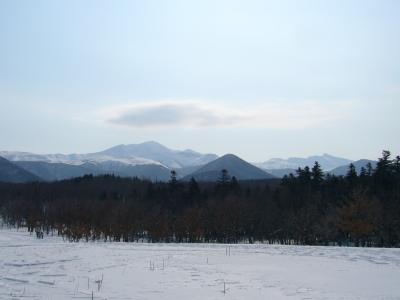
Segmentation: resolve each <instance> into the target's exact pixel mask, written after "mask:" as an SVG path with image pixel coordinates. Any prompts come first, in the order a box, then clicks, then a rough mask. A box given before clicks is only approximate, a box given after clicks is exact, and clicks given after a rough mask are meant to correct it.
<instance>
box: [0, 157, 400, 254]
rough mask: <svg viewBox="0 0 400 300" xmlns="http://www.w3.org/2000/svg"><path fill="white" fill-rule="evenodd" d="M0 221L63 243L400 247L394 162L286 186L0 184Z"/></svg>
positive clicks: (107, 178)
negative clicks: (97, 241)
mask: <svg viewBox="0 0 400 300" xmlns="http://www.w3.org/2000/svg"><path fill="white" fill-rule="evenodd" d="M0 222H1V223H2V224H3V226H16V227H27V228H28V230H29V231H30V232H32V234H34V233H36V236H37V237H38V238H41V237H43V234H52V235H59V236H62V237H63V238H64V239H66V240H68V241H80V240H85V241H92V240H93V241H94V240H102V241H117V242H199V243H201V242H208V243H214V242H215V243H239V242H240V243H255V242H263V243H274V244H275V243H278V244H296V245H340V246H365V247H399V246H400V157H399V156H397V157H395V158H392V156H391V153H390V152H389V151H383V153H382V157H381V158H379V161H378V164H377V166H376V167H375V168H372V167H371V165H368V166H367V167H366V168H363V169H362V170H361V172H360V173H359V174H358V173H357V172H356V170H355V167H354V165H350V167H349V169H348V172H347V175H346V176H340V177H336V176H332V175H330V174H325V173H324V172H323V171H322V170H321V167H320V165H319V164H318V163H317V162H316V163H315V164H314V165H313V166H311V167H305V168H299V169H298V170H297V171H296V174H291V175H290V176H285V177H284V178H283V179H270V180H260V181H238V180H236V178H235V177H231V176H230V175H229V170H221V176H220V178H219V180H218V181H217V182H208V183H204V182H196V181H195V180H194V179H192V180H190V181H189V182H181V181H179V180H177V174H176V172H174V171H172V172H171V179H170V181H169V182H151V181H148V180H143V179H138V178H120V177H117V176H113V175H104V176H92V175H86V176H83V177H79V178H74V179H70V180H63V181H56V182H34V183H21V184H12V183H0Z"/></svg>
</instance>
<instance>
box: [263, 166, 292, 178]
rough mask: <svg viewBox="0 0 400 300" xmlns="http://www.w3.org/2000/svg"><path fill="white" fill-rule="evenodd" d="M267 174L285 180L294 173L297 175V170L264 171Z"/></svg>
mask: <svg viewBox="0 0 400 300" xmlns="http://www.w3.org/2000/svg"><path fill="white" fill-rule="evenodd" d="M264 171H265V172H267V173H269V174H271V175H273V176H275V177H276V178H283V177H284V176H285V175H289V174H290V173H292V174H293V175H296V170H295V169H289V168H288V169H268V170H264Z"/></svg>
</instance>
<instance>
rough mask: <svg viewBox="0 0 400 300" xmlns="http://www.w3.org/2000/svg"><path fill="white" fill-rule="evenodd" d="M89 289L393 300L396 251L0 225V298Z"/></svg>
mask: <svg viewBox="0 0 400 300" xmlns="http://www.w3.org/2000/svg"><path fill="white" fill-rule="evenodd" d="M229 247H230V248H229ZM229 252H230V255H229ZM224 285H225V292H224ZM92 292H93V297H94V299H191V300H194V299H251V300H256V299H263V300H264V299H385V300H389V299H400V250H399V249H365V248H364V249H362V248H336V247H297V246H272V245H230V246H227V245H214V244H132V243H127V244H125V243H100V242H96V243H91V242H89V243H86V242H81V243H68V242H63V241H62V239H60V238H58V237H46V236H45V238H44V239H43V240H37V239H36V238H35V237H34V236H30V235H29V233H27V232H26V231H19V232H18V231H16V230H8V229H0V299H91V298H92Z"/></svg>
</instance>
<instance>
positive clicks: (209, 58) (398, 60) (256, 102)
mask: <svg viewBox="0 0 400 300" xmlns="http://www.w3.org/2000/svg"><path fill="white" fill-rule="evenodd" d="M399 37H400V2H399V1H365V0H364V1H348V0H347V1H282V0H281V1H251V0H250V1H232V0H230V1H6V0H5V1H1V2H0V43H1V47H0V105H1V106H0V108H1V110H0V136H1V139H0V150H24V151H33V152H40V153H46V152H90V151H97V150H101V149H103V148H105V147H109V146H112V145H114V144H121V143H124V144H129V143H139V142H142V141H146V140H156V141H159V142H161V143H163V144H165V145H167V146H169V147H172V148H178V149H185V148H193V149H195V150H198V151H202V152H214V153H217V154H224V153H226V152H233V153H236V154H238V155H240V156H242V157H243V158H245V159H248V160H251V161H260V160H265V159H268V158H271V157H276V156H278V157H288V156H305V155H311V154H319V153H324V152H328V153H331V154H335V155H341V156H345V157H349V158H353V159H357V158H361V157H365V158H376V157H377V156H378V155H379V154H380V151H381V150H382V149H390V150H392V151H393V152H395V153H399V152H400V139H399V138H398V130H399V127H400V126H399V124H400V122H399V120H398V111H399V109H400V102H399V101H400V39H399Z"/></svg>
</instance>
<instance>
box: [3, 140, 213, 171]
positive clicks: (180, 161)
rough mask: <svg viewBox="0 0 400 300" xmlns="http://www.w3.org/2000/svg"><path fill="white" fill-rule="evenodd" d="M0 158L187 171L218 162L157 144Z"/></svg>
mask: <svg viewBox="0 0 400 300" xmlns="http://www.w3.org/2000/svg"><path fill="white" fill-rule="evenodd" d="M0 156H1V157H4V158H6V159H8V160H10V161H37V162H47V163H63V164H69V165H82V164H85V163H92V164H96V163H97V164H101V165H103V166H107V167H111V168H113V167H120V166H121V165H131V166H134V165H149V164H155V165H163V166H165V167H167V168H183V167H192V166H199V165H203V164H206V163H208V162H210V161H212V160H214V159H216V158H217V155H215V154H201V153H198V152H195V151H193V150H184V151H180V150H172V149H169V148H167V147H165V146H163V145H161V144H159V143H156V142H145V143H141V144H131V145H118V146H115V147H112V148H109V149H106V150H104V151H100V152H95V153H87V154H35V153H29V152H16V151H0Z"/></svg>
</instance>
